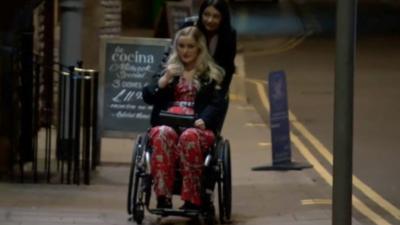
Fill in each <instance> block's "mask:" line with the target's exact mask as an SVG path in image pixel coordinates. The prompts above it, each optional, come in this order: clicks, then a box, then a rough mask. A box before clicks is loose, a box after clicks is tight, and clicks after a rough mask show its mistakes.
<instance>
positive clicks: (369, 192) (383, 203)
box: [289, 111, 400, 220]
mask: <svg viewBox="0 0 400 225" xmlns="http://www.w3.org/2000/svg"><path fill="white" fill-rule="evenodd" d="M289 118H290V120H291V121H292V125H293V126H294V127H295V128H296V129H297V130H298V131H300V133H301V134H302V135H303V136H304V137H305V138H306V139H307V140H308V141H309V142H310V143H311V144H312V145H313V146H314V148H315V149H316V150H317V151H318V152H319V153H320V154H321V155H322V156H323V157H324V158H325V159H326V160H327V161H328V162H329V163H330V164H331V165H333V156H332V154H331V152H330V151H329V150H328V149H327V148H326V147H325V146H324V145H323V144H322V143H321V142H320V141H319V140H318V139H317V138H316V137H314V136H313V135H312V134H311V133H310V131H308V129H307V128H306V127H305V126H304V125H303V124H301V123H300V122H299V121H298V120H297V118H296V116H295V115H294V114H293V113H292V112H290V111H289ZM353 185H354V186H355V187H356V188H358V189H359V190H360V191H361V192H362V193H364V194H365V195H366V196H367V197H368V198H370V199H371V200H373V201H374V202H376V204H378V205H379V206H380V207H382V208H383V209H385V210H386V211H387V212H388V213H390V214H392V215H393V216H394V217H395V218H396V219H397V220H400V210H399V209H398V208H397V207H396V206H394V205H393V204H391V203H390V202H389V201H388V200H386V199H385V198H383V197H382V196H381V195H379V194H378V193H377V192H376V191H374V190H373V189H372V188H370V187H369V186H368V185H367V184H365V183H364V182H362V181H361V180H360V179H359V178H358V177H356V176H353Z"/></svg>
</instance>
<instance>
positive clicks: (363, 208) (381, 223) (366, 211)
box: [253, 82, 390, 225]
mask: <svg viewBox="0 0 400 225" xmlns="http://www.w3.org/2000/svg"><path fill="white" fill-rule="evenodd" d="M253 83H254V84H255V85H256V87H257V91H258V95H259V97H260V99H261V102H262V104H263V106H264V107H265V109H267V111H268V112H269V111H270V108H269V102H268V98H267V95H266V92H265V89H264V86H263V84H262V83H260V82H253ZM290 114H291V115H292V120H293V121H296V117H293V116H294V114H292V113H290ZM297 123H299V122H298V121H297ZM303 127H304V126H303ZM309 134H310V135H311V133H309ZM290 138H291V141H292V142H293V144H294V145H295V146H296V148H297V149H298V150H299V152H300V153H301V154H302V155H303V156H304V158H306V159H307V161H308V162H309V163H310V164H311V165H313V168H314V169H315V170H316V171H317V172H318V173H319V174H320V176H321V177H322V178H323V179H324V180H325V181H326V182H327V183H328V184H329V185H330V186H332V175H331V174H330V173H329V172H328V171H327V170H326V169H325V168H324V167H323V166H322V165H321V163H320V162H319V161H318V160H317V159H316V158H315V157H314V155H312V153H311V152H310V150H308V148H307V147H306V146H305V145H304V144H303V142H301V141H300V139H299V138H298V137H297V136H296V135H295V134H294V133H293V132H290ZM321 145H322V144H321ZM322 146H323V145H322ZM314 147H315V146H314ZM353 177H355V176H353ZM371 190H372V189H371ZM361 191H365V190H361ZM352 200H353V201H352V203H353V206H354V207H355V208H356V209H357V210H358V211H360V213H362V214H363V215H364V216H366V217H367V218H369V219H370V220H371V221H373V222H374V223H375V224H377V225H389V224H390V223H389V222H387V221H386V220H385V219H384V218H382V217H381V216H380V215H378V214H376V213H375V212H374V211H372V210H371V209H370V208H369V207H368V206H367V205H365V204H364V203H363V202H362V201H361V200H360V199H358V198H357V197H356V196H355V195H352ZM372 200H373V201H375V202H377V201H378V200H376V199H372Z"/></svg>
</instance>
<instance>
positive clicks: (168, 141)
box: [149, 79, 215, 205]
mask: <svg viewBox="0 0 400 225" xmlns="http://www.w3.org/2000/svg"><path fill="white" fill-rule="evenodd" d="M196 93H197V89H196V88H195V87H194V85H192V84H191V83H188V82H186V81H185V80H182V79H181V82H179V83H178V85H177V86H176V88H175V93H174V96H175V102H174V103H173V105H172V106H171V107H170V108H169V109H168V111H169V112H173V113H178V114H194V110H193V108H192V107H193V105H194V99H195V95H196ZM149 137H150V145H151V146H152V148H153V153H152V156H151V174H152V176H153V180H154V191H155V193H156V195H157V196H166V197H172V189H173V185H174V180H175V171H176V168H178V167H177V166H178V165H179V170H180V172H181V174H182V192H181V198H182V200H184V201H190V202H191V203H193V204H196V205H200V204H201V196H200V194H201V190H200V188H201V175H202V171H203V164H204V156H205V152H206V151H207V150H208V149H209V148H210V147H211V145H212V144H213V143H214V140H215V137H214V133H213V132H212V131H211V130H207V129H206V130H202V129H198V128H188V129H186V130H184V131H183V132H182V133H181V134H180V135H178V133H177V132H176V131H175V130H174V129H173V128H171V127H168V126H165V125H162V126H156V127H153V128H151V130H150V132H149Z"/></svg>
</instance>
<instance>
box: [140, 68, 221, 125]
mask: <svg viewBox="0 0 400 225" xmlns="http://www.w3.org/2000/svg"><path fill="white" fill-rule="evenodd" d="M159 79H160V75H155V76H154V77H153V80H152V82H151V83H150V84H149V85H147V86H145V87H144V88H143V90H142V92H143V100H144V101H145V102H146V103H147V104H149V105H153V111H152V113H151V119H150V123H151V125H152V126H157V125H160V119H159V114H160V111H161V110H167V109H168V107H170V106H171V105H172V102H173V101H174V89H175V86H176V85H177V83H178V81H179V78H178V77H176V78H175V79H174V80H173V82H171V83H170V84H168V85H167V86H166V87H165V88H159V86H158V80H159ZM200 82H201V88H200V90H199V91H198V92H197V94H196V99H195V103H194V111H195V115H196V119H199V118H200V119H203V121H204V123H205V125H206V128H207V129H211V130H213V131H214V132H218V131H219V130H218V129H219V127H218V125H219V124H220V121H221V120H222V119H223V118H222V117H221V115H222V113H221V112H222V111H223V110H224V108H223V102H224V99H223V98H221V95H220V94H218V90H216V89H215V86H216V82H215V81H214V80H212V81H209V80H201V81H200Z"/></svg>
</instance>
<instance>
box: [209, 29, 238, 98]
mask: <svg viewBox="0 0 400 225" xmlns="http://www.w3.org/2000/svg"><path fill="white" fill-rule="evenodd" d="M235 55H236V31H235V30H233V29H232V30H231V31H230V32H229V34H223V35H220V36H219V37H218V43H217V46H216V49H215V52H214V55H213V58H214V60H215V62H216V63H217V64H218V65H219V66H220V67H222V68H223V69H224V70H225V77H224V80H223V81H222V84H221V87H222V93H223V94H224V95H226V94H227V92H228V90H229V86H230V83H231V81H232V76H233V74H234V73H235V64H234V59H235Z"/></svg>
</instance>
